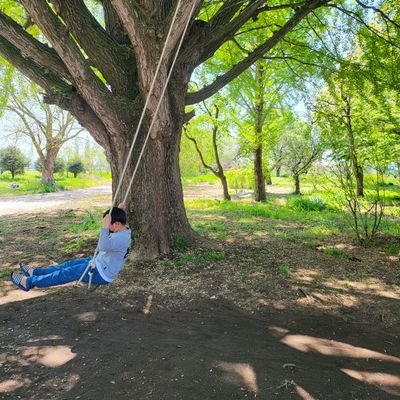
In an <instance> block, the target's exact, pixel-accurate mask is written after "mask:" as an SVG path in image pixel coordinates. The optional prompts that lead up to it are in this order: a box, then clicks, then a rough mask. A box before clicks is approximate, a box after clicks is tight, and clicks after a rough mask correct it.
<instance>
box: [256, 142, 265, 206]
mask: <svg viewBox="0 0 400 400" xmlns="http://www.w3.org/2000/svg"><path fill="white" fill-rule="evenodd" d="M253 154H254V199H255V201H264V200H265V198H266V195H265V179H264V174H263V167H262V146H259V147H257V148H256V149H255V150H254V152H253Z"/></svg>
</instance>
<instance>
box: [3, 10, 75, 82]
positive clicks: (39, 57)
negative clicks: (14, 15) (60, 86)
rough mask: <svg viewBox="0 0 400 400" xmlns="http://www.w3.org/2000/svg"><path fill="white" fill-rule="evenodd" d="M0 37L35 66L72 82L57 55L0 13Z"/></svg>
mask: <svg viewBox="0 0 400 400" xmlns="http://www.w3.org/2000/svg"><path fill="white" fill-rule="evenodd" d="M0 36H2V37H3V38H4V39H6V40H7V41H8V42H10V43H11V44H13V45H14V46H15V47H16V48H18V49H19V50H20V51H21V53H22V54H23V55H24V56H25V57H29V58H31V59H32V60H33V61H34V62H35V63H36V64H38V65H40V66H42V67H44V68H47V69H48V70H51V71H53V72H54V73H55V74H58V75H59V76H61V77H63V78H64V79H66V80H68V81H69V82H72V77H71V75H70V73H69V72H68V70H67V69H66V68H65V66H64V64H63V62H62V60H61V59H60V57H59V56H58V54H57V53H56V52H55V51H54V50H53V49H52V48H50V47H49V46H47V45H45V44H44V43H40V42H39V41H38V40H36V39H35V38H33V37H32V36H31V35H30V34H29V33H27V32H26V31H25V30H24V29H23V28H22V26H20V25H18V24H17V23H16V22H15V21H14V20H13V19H11V18H10V17H9V16H7V15H5V14H4V13H3V12H1V11H0Z"/></svg>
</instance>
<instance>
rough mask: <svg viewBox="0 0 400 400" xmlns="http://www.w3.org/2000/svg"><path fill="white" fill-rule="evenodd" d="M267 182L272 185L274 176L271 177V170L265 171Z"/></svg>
mask: <svg viewBox="0 0 400 400" xmlns="http://www.w3.org/2000/svg"><path fill="white" fill-rule="evenodd" d="M265 183H266V184H267V185H272V178H271V172H270V171H269V170H267V171H266V172H265Z"/></svg>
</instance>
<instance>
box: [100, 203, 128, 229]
mask: <svg viewBox="0 0 400 400" xmlns="http://www.w3.org/2000/svg"><path fill="white" fill-rule="evenodd" d="M109 213H110V209H108V210H107V211H106V212H105V213H104V214H103V218H104V217H105V216H106V215H108V214H109ZM114 222H121V224H123V225H125V224H126V213H125V211H124V210H123V209H122V208H118V207H113V208H112V211H111V223H112V224H113V223H114Z"/></svg>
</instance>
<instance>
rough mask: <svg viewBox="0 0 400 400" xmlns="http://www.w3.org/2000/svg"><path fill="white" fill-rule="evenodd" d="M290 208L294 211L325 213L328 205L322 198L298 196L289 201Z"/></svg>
mask: <svg viewBox="0 0 400 400" xmlns="http://www.w3.org/2000/svg"><path fill="white" fill-rule="evenodd" d="M288 207H289V208H292V209H293V210H304V211H323V210H325V209H326V207H327V204H326V201H325V199H323V198H322V197H318V196H313V197H304V196H296V197H292V198H291V199H289V200H288Z"/></svg>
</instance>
